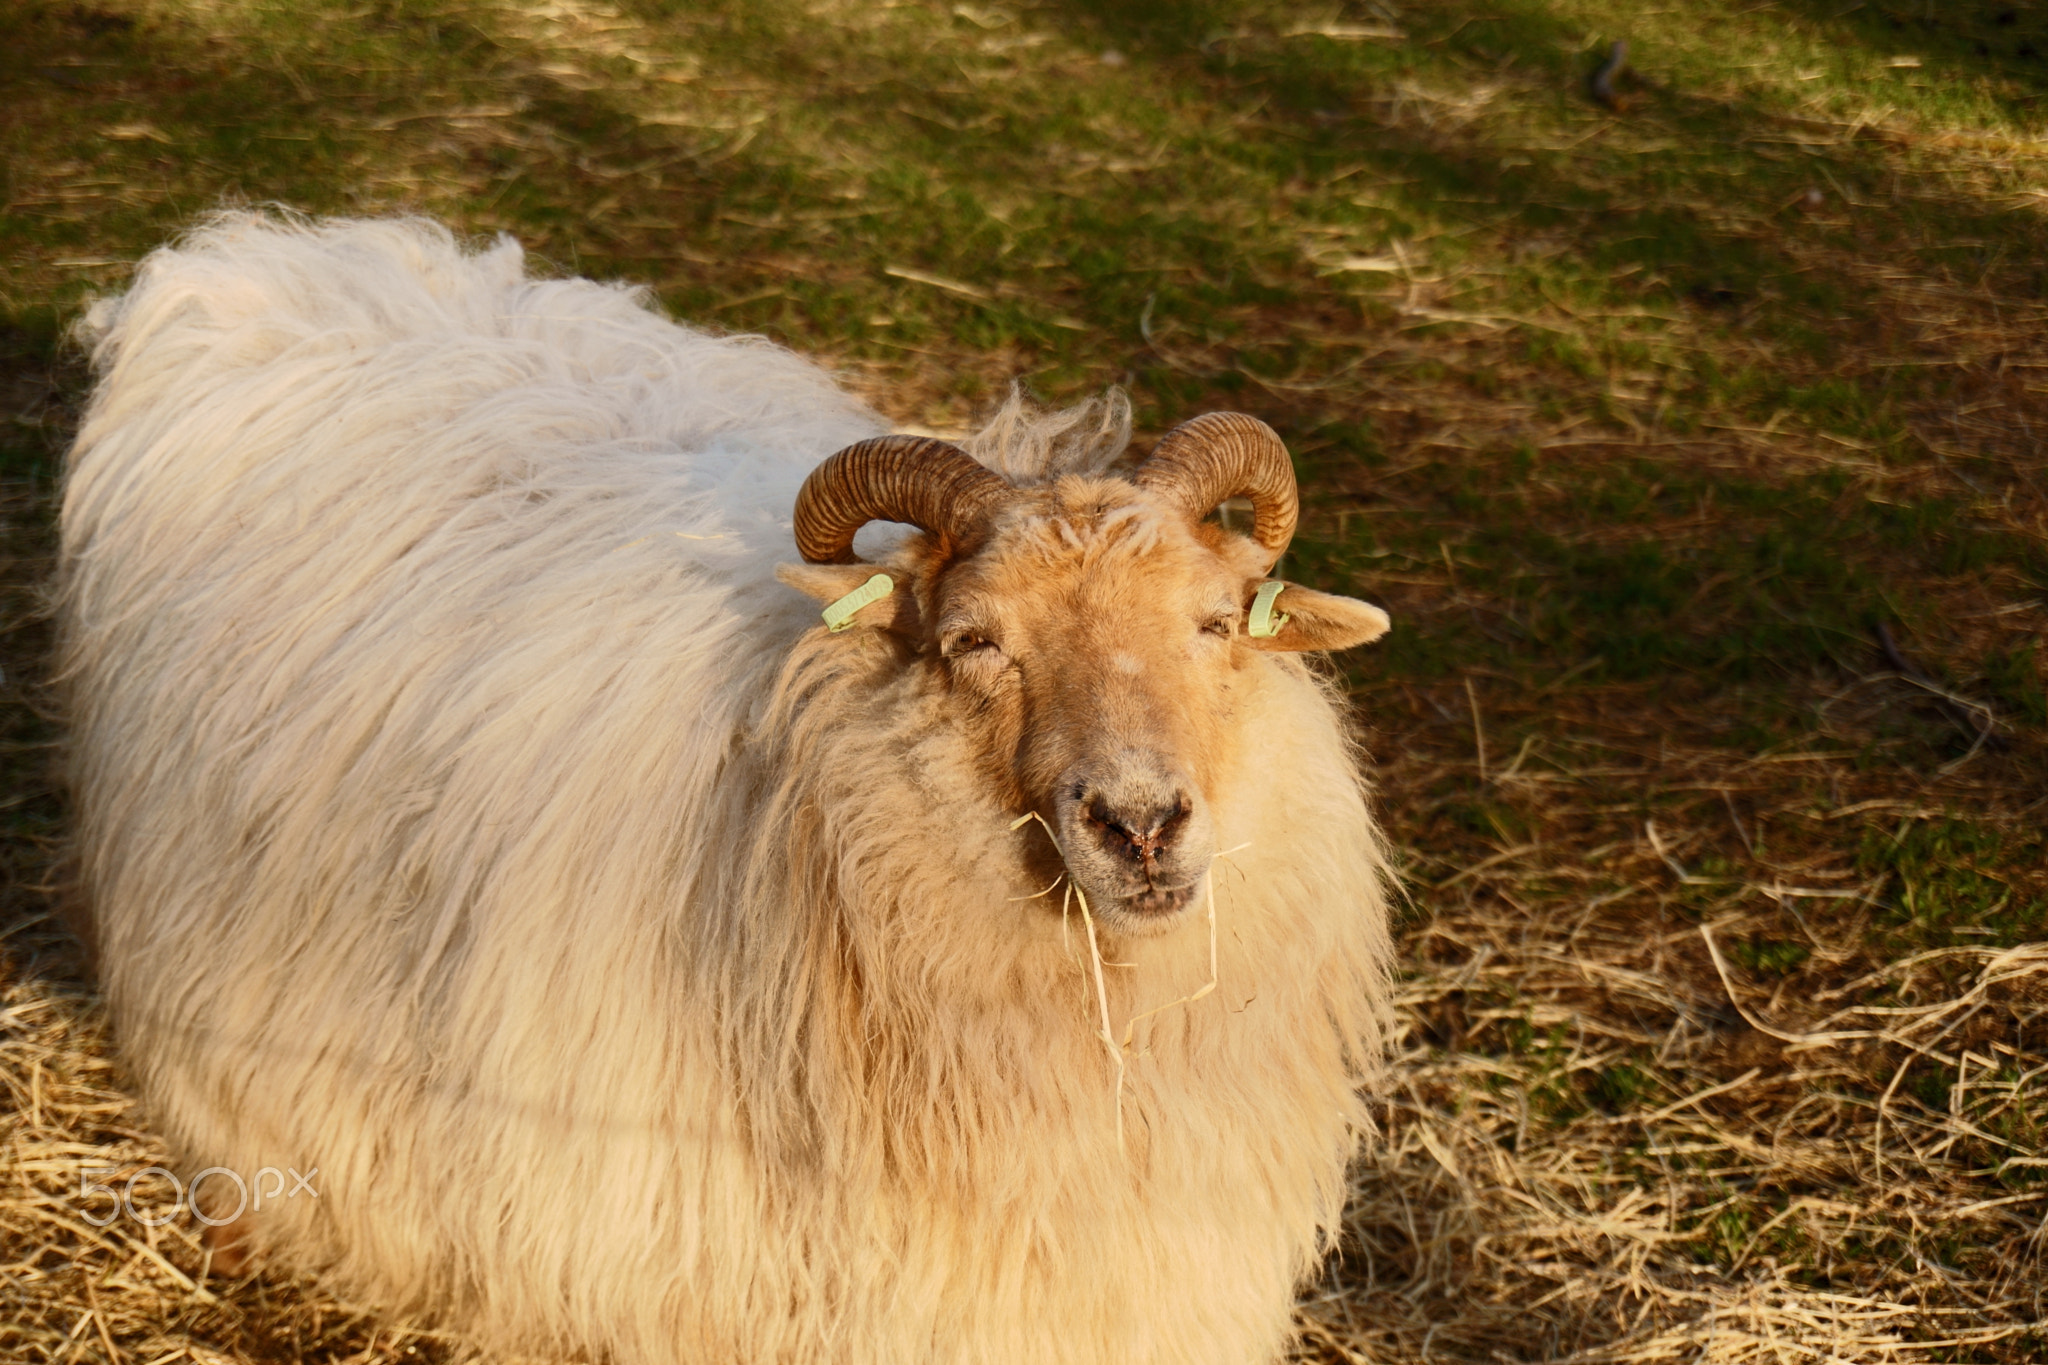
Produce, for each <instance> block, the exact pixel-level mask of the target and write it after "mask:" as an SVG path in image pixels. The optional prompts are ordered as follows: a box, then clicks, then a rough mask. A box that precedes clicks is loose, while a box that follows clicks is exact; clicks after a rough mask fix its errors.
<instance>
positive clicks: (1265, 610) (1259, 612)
mask: <svg viewBox="0 0 2048 1365" xmlns="http://www.w3.org/2000/svg"><path fill="white" fill-rule="evenodd" d="M1286 587H1287V585H1286V584H1285V583H1282V582H1280V581H1279V580H1278V579H1274V580H1272V581H1270V582H1266V583H1261V584H1259V591H1258V593H1257V595H1255V596H1254V597H1253V598H1252V615H1251V619H1250V620H1249V621H1246V622H1245V623H1244V633H1245V634H1247V635H1250V636H1252V637H1254V638H1255V639H1260V640H1270V639H1272V638H1273V637H1274V636H1275V635H1278V634H1279V633H1280V627H1282V626H1284V625H1286V624H1287V613H1286V612H1284V611H1283V612H1278V613H1276V612H1274V610H1273V599H1274V598H1276V597H1278V596H1279V595H1280V594H1281V593H1282V592H1283V591H1285V590H1286Z"/></svg>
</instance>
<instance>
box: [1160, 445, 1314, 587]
mask: <svg viewBox="0 0 2048 1365" xmlns="http://www.w3.org/2000/svg"><path fill="white" fill-rule="evenodd" d="M1131 481H1132V482H1133V483H1135V484H1137V485H1138V487H1140V488H1144V489H1149V490H1150V491H1152V492H1154V493H1158V494H1160V495H1161V496H1162V497H1164V498H1166V499H1167V500H1168V501H1169V502H1171V503H1175V504H1177V505H1178V506H1179V507H1180V509H1181V511H1182V512H1183V513H1185V514H1186V515H1187V517H1188V519H1189V520H1190V521H1200V520H1201V519H1202V518H1203V517H1206V516H1208V515H1209V514H1210V513H1211V512H1213V511H1215V510H1216V504H1218V503H1220V502H1222V501H1223V500H1224V499H1225V498H1235V497H1239V496H1242V497H1247V498H1250V499H1251V501H1252V539H1253V540H1256V541H1257V542H1259V544H1260V545H1261V546H1263V547H1264V548H1265V549H1267V550H1269V551H1271V552H1272V555H1273V558H1275V559H1278V558H1279V557H1280V553H1281V551H1283V550H1285V549H1286V548H1287V542H1288V541H1290V540H1292V539H1294V523H1295V522H1296V521H1297V520H1298V519H1299V518H1300V516H1301V497H1300V495H1299V494H1298V493H1297V492H1296V491H1295V487H1294V463H1293V461H1291V460H1289V459H1288V458H1287V446H1286V443H1285V442H1283V441H1282V440H1281V439H1280V437H1279V436H1278V435H1277V434H1276V433H1275V432H1274V430H1273V428H1271V427H1269V426H1267V425H1266V424H1265V423H1264V422H1261V421H1260V420H1259V419H1258V418H1256V417H1247V416H1245V415H1244V414H1243V413H1241V412H1207V413H1203V414H1202V415H1201V416H1200V417H1195V418H1191V419H1189V420H1188V421H1185V422H1182V423H1181V424H1180V425H1179V426H1177V427H1175V428H1174V429H1173V430H1172V431H1169V432H1167V433H1166V434H1165V435H1164V436H1162V437H1160V438H1159V444H1158V445H1156V446H1154V447H1153V448H1152V454H1151V456H1150V457H1149V458H1148V459H1146V461H1145V463H1144V464H1142V465H1140V466H1138V469H1137V471H1136V472H1135V473H1133V474H1132V475H1131Z"/></svg>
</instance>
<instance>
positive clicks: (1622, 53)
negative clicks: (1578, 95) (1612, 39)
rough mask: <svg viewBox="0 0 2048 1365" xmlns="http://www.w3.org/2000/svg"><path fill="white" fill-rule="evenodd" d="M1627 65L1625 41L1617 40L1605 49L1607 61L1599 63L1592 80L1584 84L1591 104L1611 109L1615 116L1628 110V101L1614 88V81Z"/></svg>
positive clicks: (1626, 44) (1626, 45)
mask: <svg viewBox="0 0 2048 1365" xmlns="http://www.w3.org/2000/svg"><path fill="white" fill-rule="evenodd" d="M1627 65H1628V43H1627V42H1626V41H1625V40H1618V41H1616V43H1615V44H1614V46H1613V47H1610V48H1609V49H1607V60H1606V61H1603V62H1601V63H1600V67H1599V69H1598V70H1596V71H1595V72H1594V73H1593V78H1592V79H1591V80H1589V81H1587V82H1586V92H1587V93H1588V94H1590V95H1591V96H1592V97H1593V103H1595V104H1597V105H1599V106H1601V107H1602V108H1604V109H1612V110H1614V112H1616V113H1617V114H1618V113H1621V112H1622V111H1623V110H1625V109H1626V108H1628V101H1627V100H1626V99H1624V98H1623V97H1622V95H1621V92H1620V91H1618V90H1616V89H1615V88H1614V83H1615V81H1616V80H1618V79H1619V78H1620V76H1621V72H1622V69H1623V68H1624V67H1626V66H1627Z"/></svg>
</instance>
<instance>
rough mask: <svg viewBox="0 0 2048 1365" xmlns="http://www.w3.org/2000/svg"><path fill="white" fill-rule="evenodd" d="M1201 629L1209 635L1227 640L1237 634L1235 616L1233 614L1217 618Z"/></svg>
mask: <svg viewBox="0 0 2048 1365" xmlns="http://www.w3.org/2000/svg"><path fill="white" fill-rule="evenodd" d="M1202 629H1203V630H1206V631H1208V632H1209V633H1210V634H1211V635H1221V636H1222V637H1223V638H1224V639H1226V640H1227V639H1229V638H1230V637H1231V636H1232V635H1235V634H1236V633H1237V616H1236V615H1235V614H1234V613H1233V614H1230V615H1225V616H1218V617H1217V618H1215V619H1214V620H1212V621H1210V622H1209V623H1208V624H1207V625H1205V626H1203V627H1202Z"/></svg>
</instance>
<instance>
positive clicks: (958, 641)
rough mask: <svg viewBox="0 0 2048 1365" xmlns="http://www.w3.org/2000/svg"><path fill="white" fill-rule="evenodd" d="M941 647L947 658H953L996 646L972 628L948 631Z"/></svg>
mask: <svg viewBox="0 0 2048 1365" xmlns="http://www.w3.org/2000/svg"><path fill="white" fill-rule="evenodd" d="M940 648H941V650H942V651H943V652H944V654H945V656H946V657H947V658H949V659H952V658H957V657H959V656H960V655H962V654H972V653H974V652H975V651H976V650H981V649H992V648H994V646H993V645H992V644H991V643H990V642H989V641H988V640H986V639H984V638H983V637H981V636H979V635H976V634H975V633H974V632H973V631H971V630H955V631H950V632H948V633H947V635H946V638H945V640H944V642H943V643H942V645H941V646H940Z"/></svg>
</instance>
